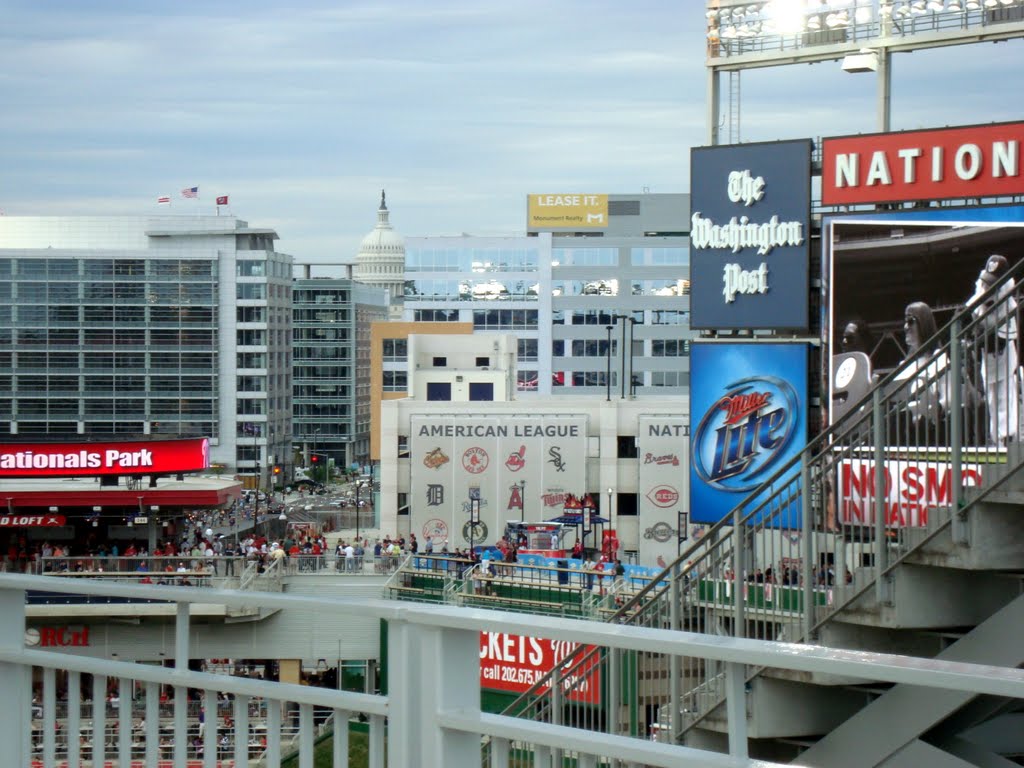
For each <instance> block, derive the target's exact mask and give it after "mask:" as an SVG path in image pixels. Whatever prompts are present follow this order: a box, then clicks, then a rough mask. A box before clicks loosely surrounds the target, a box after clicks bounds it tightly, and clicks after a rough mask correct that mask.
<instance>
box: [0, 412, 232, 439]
mask: <svg viewBox="0 0 1024 768" xmlns="http://www.w3.org/2000/svg"><path fill="white" fill-rule="evenodd" d="M79 422H82V423H83V430H82V433H81V434H87V435H90V436H93V437H95V436H98V435H132V436H141V435H143V434H144V433H145V427H146V422H144V421H130V420H127V419H120V418H116V417H115V418H110V417H108V418H107V419H105V420H92V419H86V420H82V419H77V418H76V417H74V416H69V417H65V420H64V421H24V420H19V421H18V422H17V426H18V434H19V435H52V436H56V435H77V434H79V431H78V425H79ZM148 424H149V434H151V435H176V436H178V437H216V436H217V435H218V430H217V421H216V419H214V420H210V421H206V420H196V419H195V418H194V417H187V418H184V417H183V418H181V419H180V420H171V421H165V422H160V421H150V422H148ZM10 431H11V424H10V422H6V421H0V434H9V433H10Z"/></svg>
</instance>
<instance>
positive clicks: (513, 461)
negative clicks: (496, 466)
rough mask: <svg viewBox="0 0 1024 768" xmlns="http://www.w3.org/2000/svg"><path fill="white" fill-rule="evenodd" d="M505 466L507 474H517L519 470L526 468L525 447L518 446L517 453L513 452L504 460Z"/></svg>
mask: <svg viewBox="0 0 1024 768" xmlns="http://www.w3.org/2000/svg"><path fill="white" fill-rule="evenodd" d="M505 466H506V467H508V471H509V472H518V471H519V470H520V469H522V468H523V467H525V466H526V446H525V445H521V446H519V450H518V451H513V452H512V453H510V454H509V455H508V458H507V459H505Z"/></svg>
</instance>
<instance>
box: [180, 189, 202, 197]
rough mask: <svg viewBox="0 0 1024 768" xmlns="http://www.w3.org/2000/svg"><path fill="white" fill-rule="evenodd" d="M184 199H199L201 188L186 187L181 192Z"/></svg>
mask: <svg viewBox="0 0 1024 768" xmlns="http://www.w3.org/2000/svg"><path fill="white" fill-rule="evenodd" d="M181 196H182V197H199V187H185V189H183V190H181Z"/></svg>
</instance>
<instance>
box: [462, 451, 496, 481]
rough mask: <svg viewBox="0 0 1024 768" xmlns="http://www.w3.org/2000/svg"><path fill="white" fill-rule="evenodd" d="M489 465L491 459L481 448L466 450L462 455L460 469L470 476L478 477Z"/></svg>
mask: <svg viewBox="0 0 1024 768" xmlns="http://www.w3.org/2000/svg"><path fill="white" fill-rule="evenodd" d="M490 463H491V459H490V457H489V456H488V455H487V451H485V450H484V449H483V448H476V447H473V448H467V449H466V452H465V453H464V454H462V468H463V469H465V470H466V471H467V472H469V473H470V474H472V475H479V474H480V473H481V472H483V471H484V470H485V469H487V465H488V464H490Z"/></svg>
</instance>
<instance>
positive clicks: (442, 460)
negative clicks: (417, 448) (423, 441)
mask: <svg viewBox="0 0 1024 768" xmlns="http://www.w3.org/2000/svg"><path fill="white" fill-rule="evenodd" d="M448 461H449V459H448V457H447V456H445V455H444V451H442V450H441V449H440V448H434V449H433V450H432V451H427V455H426V456H424V457H423V466H425V467H426V468H427V469H440V468H441V467H442V466H444V465H445V464H447V463H448Z"/></svg>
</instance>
